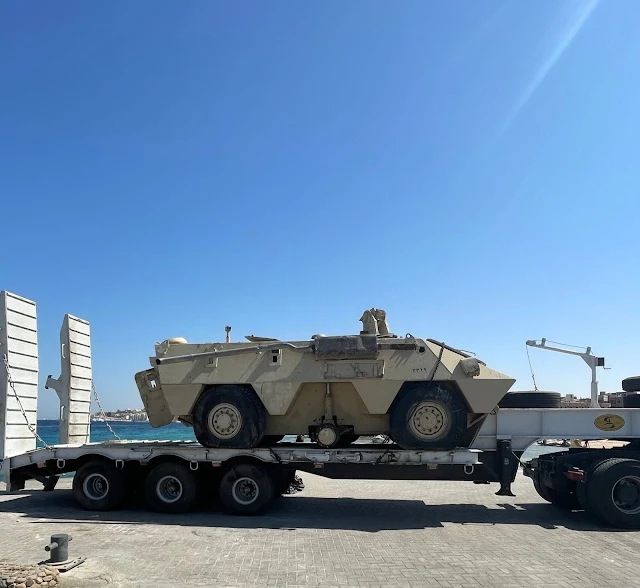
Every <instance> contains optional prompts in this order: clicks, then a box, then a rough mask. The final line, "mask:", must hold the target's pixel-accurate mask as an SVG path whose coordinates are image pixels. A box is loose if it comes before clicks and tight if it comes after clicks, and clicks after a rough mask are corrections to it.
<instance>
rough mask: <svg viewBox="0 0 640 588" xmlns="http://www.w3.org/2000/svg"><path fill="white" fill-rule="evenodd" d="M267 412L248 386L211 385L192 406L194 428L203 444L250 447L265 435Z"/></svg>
mask: <svg viewBox="0 0 640 588" xmlns="http://www.w3.org/2000/svg"><path fill="white" fill-rule="evenodd" d="M266 420H267V414H266V411H265V409H264V406H263V405H262V402H260V399H259V398H258V397H257V396H256V394H255V392H254V391H253V390H252V389H251V388H247V387H246V386H236V385H224V386H213V387H211V388H209V389H208V390H205V391H204V392H203V393H202V394H201V395H200V398H199V399H198V400H197V402H196V404H195V406H194V408H193V430H194V432H195V435H196V439H197V440H198V443H200V444H201V445H203V446H204V447H224V448H229V449H250V448H252V447H257V446H258V445H259V444H260V441H262V438H263V437H264V432H265V429H266Z"/></svg>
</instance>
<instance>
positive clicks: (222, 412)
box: [209, 403, 242, 439]
mask: <svg viewBox="0 0 640 588" xmlns="http://www.w3.org/2000/svg"><path fill="white" fill-rule="evenodd" d="M241 427H242V416H241V415H240V411H239V410H238V409H237V408H236V407H235V406H233V405H232V404H227V403H223V404H217V405H216V406H214V407H213V408H212V409H211V412H209V430H210V431H211V432H212V433H213V434H214V435H215V436H216V437H218V438H220V439H230V438H232V437H235V436H236V435H237V434H238V432H239V431H240V428H241Z"/></svg>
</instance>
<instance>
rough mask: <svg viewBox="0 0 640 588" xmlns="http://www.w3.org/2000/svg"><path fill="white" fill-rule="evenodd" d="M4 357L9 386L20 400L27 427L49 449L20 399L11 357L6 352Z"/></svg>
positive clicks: (18, 400) (19, 403)
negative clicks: (11, 365)
mask: <svg viewBox="0 0 640 588" xmlns="http://www.w3.org/2000/svg"><path fill="white" fill-rule="evenodd" d="M2 359H3V361H4V369H5V370H6V372H7V383H8V384H9V388H11V391H12V392H13V395H14V396H15V398H16V400H17V402H18V406H19V407H20V411H21V412H22V416H23V417H24V420H25V421H27V427H29V430H30V431H31V433H33V436H34V437H35V438H36V439H37V440H38V441H40V443H42V445H44V446H45V447H46V448H47V449H49V445H48V443H47V442H46V441H45V440H44V439H43V438H42V437H40V435H38V432H37V431H36V428H35V427H34V426H33V425H32V424H31V422H30V421H29V417H28V416H27V411H26V410H25V409H24V406H22V401H21V400H20V396H18V393H17V392H16V386H15V384H14V383H13V378H12V377H11V372H10V371H9V358H8V357H7V355H6V354H4V356H3V358H2Z"/></svg>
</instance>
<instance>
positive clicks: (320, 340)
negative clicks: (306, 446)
mask: <svg viewBox="0 0 640 588" xmlns="http://www.w3.org/2000/svg"><path fill="white" fill-rule="evenodd" d="M360 321H362V324H363V328H362V331H360V333H359V334H357V335H344V336H324V335H314V336H313V337H312V338H311V339H310V340H306V341H279V340H277V339H270V338H261V337H253V336H250V337H247V339H248V342H244V343H231V342H229V334H228V333H229V329H230V328H229V327H227V342H225V343H198V344H190V343H187V341H186V340H184V339H167V340H166V341H163V342H162V343H158V344H157V345H156V355H155V357H151V358H150V361H151V365H152V366H153V368H152V369H150V370H146V371H143V372H139V373H137V374H136V376H135V379H136V384H137V386H138V389H139V391H140V395H141V397H142V400H143V402H144V406H145V408H146V410H147V414H148V416H149V421H150V423H151V425H152V426H153V427H160V426H163V425H166V424H168V423H170V422H172V420H174V417H177V418H178V419H179V420H180V421H182V422H183V423H185V424H187V425H191V426H193V428H194V430H195V435H196V438H197V439H198V441H199V442H200V443H201V444H202V445H204V446H206V447H232V448H248V447H256V446H258V445H261V444H270V443H275V442H277V441H279V440H280V439H282V437H283V436H285V435H309V436H310V437H311V439H312V440H313V441H314V442H316V443H318V444H319V445H321V446H323V447H328V448H329V447H340V446H345V445H348V444H349V443H352V442H353V441H355V440H356V439H357V438H358V437H359V436H363V435H378V434H386V435H389V437H391V439H393V441H395V442H396V443H397V444H398V445H400V446H401V447H402V448H404V449H423V448H424V449H451V448H454V447H466V446H468V445H469V444H470V443H472V442H473V440H474V437H475V435H476V434H477V431H478V429H479V427H480V425H481V424H482V421H483V420H484V417H485V416H486V415H487V414H488V413H489V412H491V411H492V410H493V409H494V408H495V407H496V406H497V404H498V402H499V401H500V400H501V399H502V398H503V396H504V395H505V394H506V393H507V391H508V390H509V388H511V386H512V385H513V383H514V382H515V380H513V379H511V378H509V377H508V376H505V375H504V374H501V373H500V372H497V371H495V370H492V369H490V368H488V367H487V366H486V365H485V364H484V363H483V362H482V361H479V360H478V359H476V358H475V357H473V356H470V355H468V354H466V353H464V352H462V351H459V350H457V349H453V348H451V347H448V346H446V345H444V344H443V343H439V342H437V341H434V340H431V339H420V338H418V337H414V336H412V335H410V334H407V335H405V336H404V337H398V336H396V335H393V334H391V333H390V332H389V328H388V325H387V321H386V314H385V312H384V311H383V310H379V309H375V308H373V309H371V310H367V311H365V312H364V314H363V315H362V317H361V318H360Z"/></svg>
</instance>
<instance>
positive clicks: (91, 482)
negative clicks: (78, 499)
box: [82, 474, 109, 500]
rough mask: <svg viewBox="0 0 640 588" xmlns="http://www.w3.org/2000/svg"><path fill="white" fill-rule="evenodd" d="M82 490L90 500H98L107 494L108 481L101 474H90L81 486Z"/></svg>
mask: <svg viewBox="0 0 640 588" xmlns="http://www.w3.org/2000/svg"><path fill="white" fill-rule="evenodd" d="M82 490H83V491H84V495H85V496H86V497H88V498H90V499H91V500H100V499H101V498H104V497H105V496H106V495H107V494H108V493H109V480H107V478H105V477H104V476H103V475H102V474H91V475H89V476H87V477H86V479H85V481H84V483H83V484H82Z"/></svg>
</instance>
